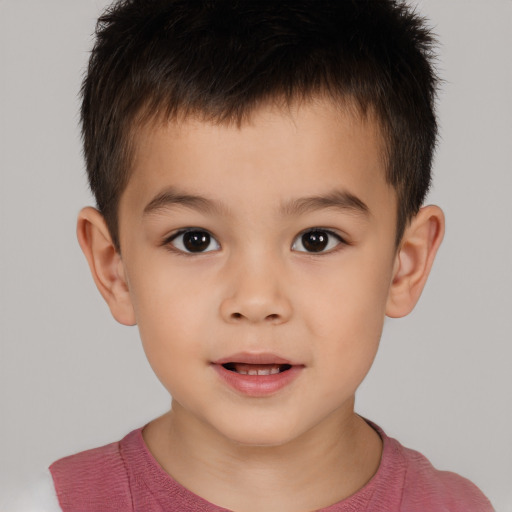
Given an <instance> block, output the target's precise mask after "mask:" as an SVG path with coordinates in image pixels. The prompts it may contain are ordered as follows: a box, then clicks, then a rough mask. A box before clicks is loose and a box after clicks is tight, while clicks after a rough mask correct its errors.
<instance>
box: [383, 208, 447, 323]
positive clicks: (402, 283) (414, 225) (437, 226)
mask: <svg viewBox="0 0 512 512" xmlns="http://www.w3.org/2000/svg"><path fill="white" fill-rule="evenodd" d="M444 225H445V222H444V214H443V211H442V210H441V209H440V208H439V207H437V206H425V207H423V208H421V210H420V211H419V212H418V214H417V215H416V216H415V217H414V218H413V219H412V221H411V222H410V224H409V225H408V226H407V228H406V230H405V232H404V236H403V237H402V242H401V244H400V248H399V250H398V252H397V255H396V259H395V267H394V271H393V281H392V283H391V288H390V292H389V295H388V302H387V305H386V315H387V316H389V317H392V318H399V317H403V316H405V315H407V314H409V313H410V312H411V311H412V310H413V308H414V306H415V305H416V303H417V302H418V299H419V298H420V295H421V292H422V291H423V287H424V286H425V283H426V281H427V277H428V275H429V273H430V269H431V268H432V264H433V263H434V258H435V256H436V253H437V250H438V248H439V246H440V245H441V242H442V240H443V236H444Z"/></svg>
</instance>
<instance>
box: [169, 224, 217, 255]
mask: <svg viewBox="0 0 512 512" xmlns="http://www.w3.org/2000/svg"><path fill="white" fill-rule="evenodd" d="M165 243H166V244H171V245H173V246H174V247H175V248H176V249H178V250H179V251H181V252H185V253H202V252H210V251H217V250H218V249H220V244H219V242H217V240H215V238H213V236H212V235H211V234H210V233H208V231H205V230H203V229H187V230H183V231H178V232H177V233H175V234H174V235H172V236H171V237H170V238H168V239H167V240H166V242H165Z"/></svg>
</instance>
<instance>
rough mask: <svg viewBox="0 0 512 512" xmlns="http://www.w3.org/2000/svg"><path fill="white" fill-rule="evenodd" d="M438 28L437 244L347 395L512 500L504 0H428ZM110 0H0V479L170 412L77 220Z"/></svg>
mask: <svg viewBox="0 0 512 512" xmlns="http://www.w3.org/2000/svg"><path fill="white" fill-rule="evenodd" d="M413 3H414V4H415V5H417V6H418V9H419V11H420V12H421V13H423V14H426V15H427V16H428V17H429V19H430V20H431V24H432V26H433V27H434V29H435V31H436V32H437V34H438V36H439V39H440V41H441V48H440V59H439V65H438V67H439V71H440V74H441V75H442V77H443V78H444V80H445V83H444V85H443V88H442V92H441V95H440V101H439V109H438V112H439V120H440V127H441V139H440V145H439V149H438V152H437V156H436V160H435V167H434V173H435V174H434V188H433V190H432V192H431V194H430V197H429V202H431V203H436V204H439V205H440V206H441V207H442V208H443V209H444V211H445V213H446V217H447V232H446V237H445V241H444V244H443V246H442V248H441V251H440V253H439V255H438V258H437V261H436V263H435V265H434V268H433V271H432V274H431V277H430V281H429V283H428V284H427V287H426V289H425V291H424V294H423V296H422V298H421V300H420V302H419V304H418V306H417V308H416V310H415V311H414V313H413V314H411V315H410V316H409V317H407V318H405V319H401V320H388V321H387V322H386V326H385V330H384V335H383V338H382V344H381V349H380V352H379V355H378V356H377V359H376V362H375V364H374V367H373V369H372V370H371V372H370V374H369V376H368V377H367V379H366V381H365V382H364V383H363V385H362V386H361V388H360V392H359V394H358V399H357V410H358V412H360V413H361V414H362V415H364V416H366V417H368V418H370V419H372V420H373V421H375V422H376V423H378V424H380V425H381V426H382V427H383V428H384V429H385V430H386V431H387V433H388V434H389V435H391V436H393V437H396V438H398V439H399V440H400V441H401V442H402V444H404V445H406V446H410V447H412V448H415V449H417V450H419V451H421V452H423V453H424V454H425V455H426V456H427V457H428V458H430V460H431V461H432V462H433V464H434V465H435V466H436V467H438V468H441V469H450V470H453V471H455V472H458V473H460V474H462V475H464V476H466V477H468V478H470V479H471V480H472V481H474V482H475V483H476V484H477V485H478V486H479V487H480V488H481V489H482V490H483V491H484V492H485V493H486V494H487V495H488V496H489V498H490V499H491V501H492V502H493V503H494V505H495V507H496V509H497V510H498V511H512V440H511V432H512V412H511V409H512V398H511V395H512V371H511V368H510V366H511V365H510V361H511V360H512V335H511V331H512V298H511V289H512V228H511V224H512V214H511V199H510V198H511V192H512V169H511V161H512V152H511V146H512V121H511V120H512V99H511V94H512V65H511V61H512V1H510V0H485V1H483V0H473V1H472V0H423V1H417V2H413ZM106 4H107V2H106V1H105V0H73V1H70V0H45V1H44V2H42V1H40V0H0V145H1V151H0V180H1V182H0V214H1V217H0V219H1V232H0V244H1V252H0V265H1V276H0V277H1V283H0V293H1V303H0V314H1V322H0V335H1V345H0V350H1V352H0V399H1V402H0V414H1V416H0V465H1V468H0V482H1V485H0V487H1V488H3V489H4V491H5V490H6V489H9V488H11V489H12V486H15V485H21V484H22V482H25V481H27V479H30V478H31V477H32V476H33V475H34V474H36V473H38V472H41V471H42V470H44V468H46V467H47V465H48V464H49V463H51V462H52V461H53V460H55V459H57V458H59V457H62V456H64V455H67V454H70V453H73V452H77V451H79V450H83V449H86V448H91V447H94V446H98V445H101V444H105V443H108V442H112V441H116V440H119V439H120V438H122V437H123V436H124V435H125V434H126V433H127V432H129V431H130V430H131V429H134V428H136V427H139V426H142V425H143V424H145V423H146V422H148V421H149V420H151V419H152V418H154V417H155V416H157V415H159V414H161V413H163V412H165V411H166V410H167V409H168V407H169V403H170V398H169V396H168V395H167V393H166V391H165V390H164V389H163V387H162V386H161V385H160V383H159V382H158V381H157V379H156V377H155V376H154V375H153V373H152V371H151V369H150V367H149V365H148V363H147V362H146V360H145V357H144V354H143V351H142V348H141V345H140V343H139V340H138V333H137V330H136V328H127V327H123V326H120V325H118V324H116V323H115V321H114V320H112V318H111V317H110V313H109V312H108V309H107V307H106V305H105V304H104V303H103V300H102V299H101V297H100V295H99V293H98V292H97V291H96V289H95V286H94V284H93V282H92V279H91V278H90V276H89V270H88V268H87V265H86V262H85V259H84V258H83V256H82V254H81V252H80V249H79V247H78V244H77V242H76V238H75V219H76V215H77V213H78V211H79V209H80V207H81V206H83V205H87V204H93V201H92V199H91V197H90V195H89V192H88V189H87V184H86V179H85V174H84V166H83V162H82V157H81V147H80V135H79V129H78V108H79V102H78V90H79V87H80V82H81V78H82V74H83V70H84V67H85V64H86V61H87V58H88V51H89V50H90V48H91V42H92V37H91V34H92V32H93V30H94V25H95V20H96V18H97V16H98V14H99V13H100V12H101V10H102V9H103V8H104V7H105V5H106Z"/></svg>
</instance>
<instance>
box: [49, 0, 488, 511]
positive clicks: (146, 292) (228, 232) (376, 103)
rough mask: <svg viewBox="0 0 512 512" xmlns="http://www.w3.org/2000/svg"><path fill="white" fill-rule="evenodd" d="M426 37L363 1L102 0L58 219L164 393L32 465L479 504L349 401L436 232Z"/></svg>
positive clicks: (220, 492)
mask: <svg viewBox="0 0 512 512" xmlns="http://www.w3.org/2000/svg"><path fill="white" fill-rule="evenodd" d="M432 51H433V39H432V36H431V35H430V33H429V31H428V30H427V28H426V27H425V24H424V22H423V21H422V20H421V19H420V18H418V17H417V16H416V15H415V14H414V13H412V12H411V11H410V10H409V9H408V8H407V7H406V6H404V5H402V4H398V3H396V2H392V1H387V0H382V1H376V0H372V1H365V0H358V1H357V2H349V1H346V2H345V1H339V0H338V1H323V2H318V1H314V0H310V1H307V0H302V1H297V0H294V1H292V0H286V1H279V2H270V1H261V0H259V1H251V0H245V1H243V2H239V1H234V0H233V1H221V0H217V1H206V0H205V1H201V2H193V1H190V0H186V1H185V0H182V1H179V0H174V1H171V0H165V1H164V0H152V1H145V0H126V1H121V2H118V3H117V4H115V5H114V6H113V7H112V8H111V9H110V10H109V11H108V12H107V13H106V14H105V15H104V16H103V17H102V18H100V22H99V25H98V31H97V42H96V46H95V48H94V50H93V54H92V56H91V60H90V65H89V70H88V74H87V77H86V79H85V81H84V86H83V104H82V122H83V135H84V148H85V156H86V161H87V169H88V173H89V179H90V185H91V189H92V191H93V192H94V194H95V197H96V200H97V206H98V210H96V209H93V208H85V209H84V210H82V212H81V213H80V215H79V219H78V238H79V241H80V245H81V247H82V249H83V251H84V253H85V255H86V257H87V260H88V262H89V265H90V268H91V272H92V275H93V278H94V280H95V282H96V285H97V286H98V289H99V290H100V292H101V294H102V295H103V297H104V298H105V300H106V301H107V303H108V305H109V307H110V310H111V312H112V314H113V316H114V318H115V319H116V320H117V321H119V322H121V323H122V324H126V325H134V324H137V325H138V327H139V330H140V334H141V339H142V343H143V346H144V349H145V352H146V355H147V357H148V360H149V362H150V364H151V366H152V368H153V370H154V371H155V373H156V375H157V376H158V378H159V379H160V380H161V382H162V383H163V385H164V386H165V387H166V389H167V390H168V391H169V393H170V394H171V395H172V397H173V404H172V410H171V411H169V412H168V413H167V414H165V415H164V416H162V417H160V418H157V419H156V420H153V421H151V422H150V423H149V424H147V425H146V426H145V427H144V428H142V429H139V430H136V431H134V432H132V433H130V434H128V435H127V436H126V437H125V438H124V439H123V440H121V441H120V442H118V443H113V444H111V445H108V446H105V447H102V448H97V449H95V450H90V451H87V452H83V453H80V454H77V455H72V456H70V457H67V458H65V459H61V460H59V461H57V462H55V463H54V464H53V465H52V466H51V468H50V469H51V474H52V477H53V485H54V487H55V492H56V495H57V497H58V501H59V506H60V508H61V509H62V510H63V511H65V512H67V511H91V512H92V511H94V512H95V511H108V510H116V511H117V510H134V511H139V510H144V511H153V510H154V511H156V510H179V511H184V510H204V511H216V510H226V509H227V510H234V511H240V512H251V511H260V510H265V511H280V512H295V511H297V512H298V511H310V510H329V511H354V510H368V511H375V510H386V511H407V512H411V511H420V510H421V511H425V510H433V511H440V510H449V511H457V512H459V511H460V512H462V511H464V512H467V511H475V512H476V511H478V512H480V511H487V510H492V507H491V505H490V504H489V502H488V501H487V500H486V498H485V497H484V496H483V495H482V494H481V493H480V491H478V489H477V488H476V487H475V486H474V485H473V484H471V483H470V482H468V481H467V480H465V479H463V478H462V477H459V476H457V475H455V474H453V473H446V472H440V471H437V470H435V469H434V468H433V467H432V466H431V465H430V463H429V462H428V461H427V460H426V459H425V458H424V457H423V456H422V455H420V454H419V453H417V452H414V451H411V450H409V449H407V448H404V447H403V446H401V445H400V444H399V443H398V442H397V441H396V440H394V439H391V438H389V437H387V436H386V435H385V433H384V432H383V431H382V430H381V429H380V428H379V427H378V426H376V425H374V424H373V423H371V422H369V421H367V420H364V419H363V418H361V417H359V416H358V415H357V414H356V413H355V412H354V396H355V392H356V389H357V388H358V386H359V384H360V383H361V382H362V380H363V379H364V377H365V375H366V373H367V372H368V370H369V368H370V366H371V363H372V361H373V358H374V356H375V354H376V351H377V347H378V343H379V339H380V335H381V332H382V327H383V322H384V318H385V316H386V315H387V316H390V317H402V316H405V315H407V314H408V313H409V312H410V311H411V310H412V309H413V307H414V305H415V304H416V302H417V300H418V298H419V296H420V294H421V291H422V289H423V286H424V284H425V282H426V279H427V276H428V274H429V271H430V268H431V266H432V263H433V260H434V257H435V254H436V251H437V249H438V247H439V245H440V243H441V240H442V237H443V232H444V218H443V214H442V211H441V210H440V209H439V208H438V207H436V206H424V207H422V203H423V201H424V198H425V195H426V193H427V191H428V188H429V184H430V167H431V159H432V153H433V148H434V146H435V140H436V120H435V116H434V97H435V91H436V84H437V79H436V76H435V73H434V71H433V69H432V63H431V61H432Z"/></svg>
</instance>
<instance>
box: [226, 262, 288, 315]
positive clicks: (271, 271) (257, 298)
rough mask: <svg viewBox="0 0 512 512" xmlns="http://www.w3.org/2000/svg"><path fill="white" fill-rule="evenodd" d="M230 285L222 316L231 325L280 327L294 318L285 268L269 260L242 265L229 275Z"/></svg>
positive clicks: (241, 263) (240, 263)
mask: <svg viewBox="0 0 512 512" xmlns="http://www.w3.org/2000/svg"><path fill="white" fill-rule="evenodd" d="M230 274H231V275H230V278H229V279H228V282H229V283H230V284H229V286H228V288H227V290H226V295H225V297H224V298H223V300H222V301H221V305H220V314H221V316H222V318H223V319H224V321H226V322H229V323H241V322H247V323H251V324H257V323H267V324H273V325H278V324H282V323H285V322H287V321H288V320H289V319H290V318H291V316H292V304H291V302H290V300H289V297H288V295H287V293H286V291H285V289H286V283H285V281H286V278H285V275H284V272H283V269H282V268H279V266H278V265H277V264H276V263H275V262H273V261H268V259H261V258H259V259H258V261H257V262H256V261H254V260H253V262H252V263H248V262H247V263H245V264H243V262H239V265H238V268H237V269H232V271H231V272H230Z"/></svg>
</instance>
